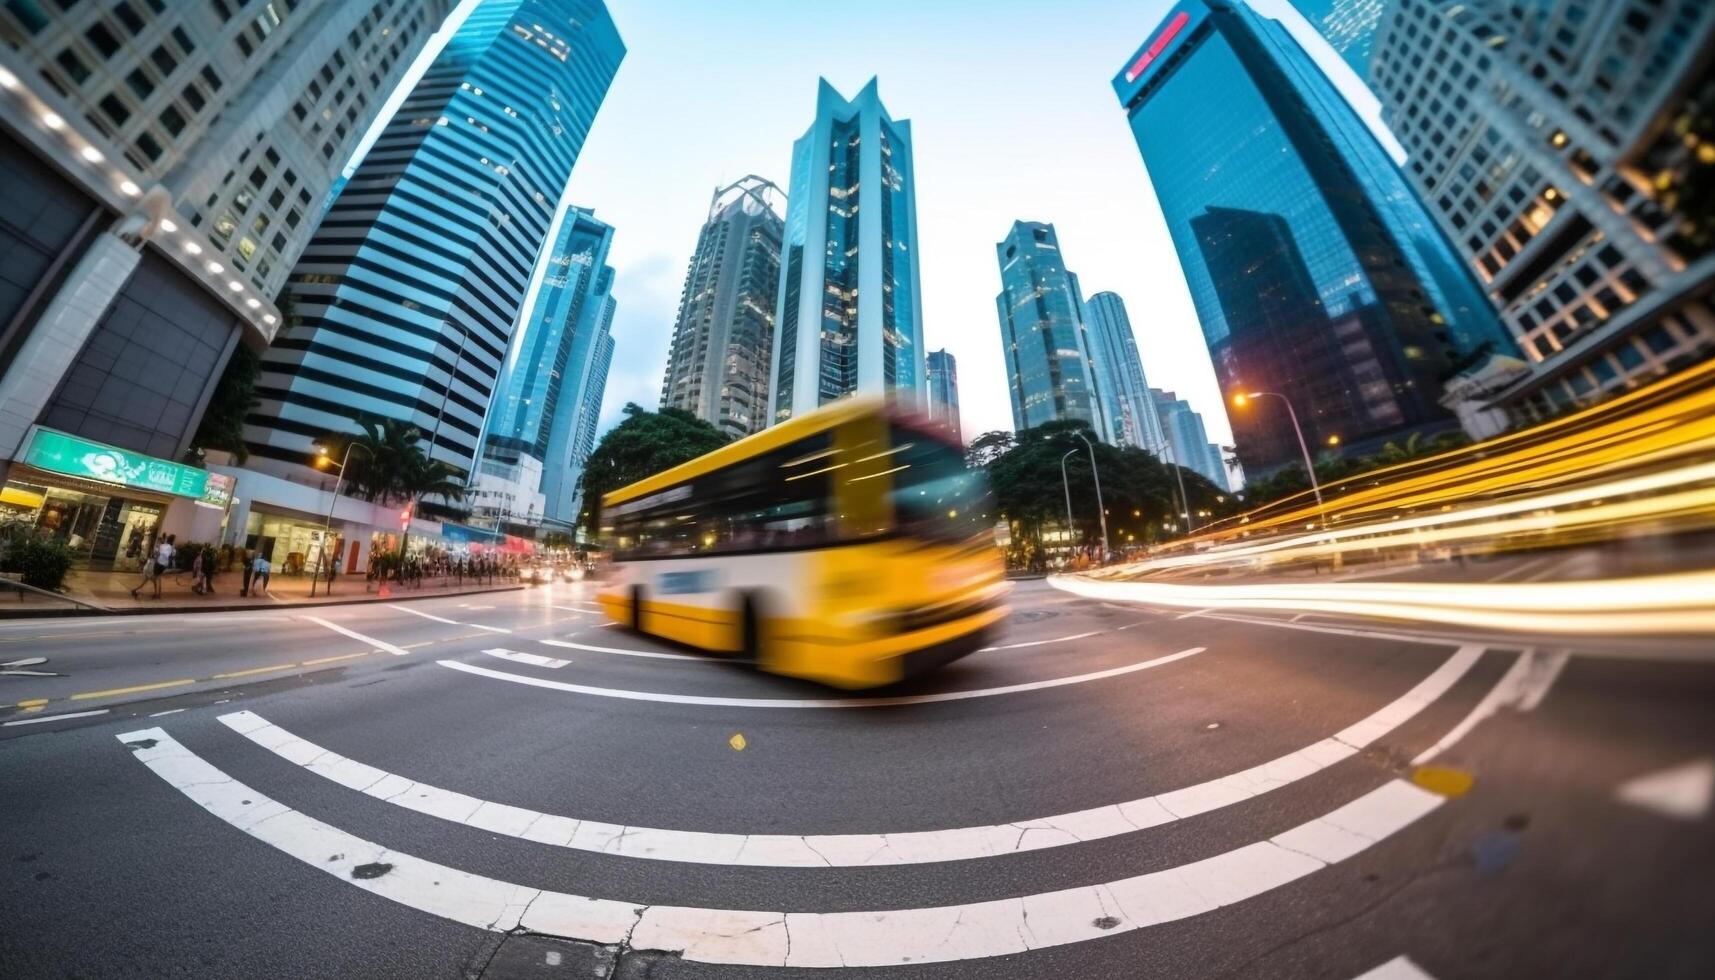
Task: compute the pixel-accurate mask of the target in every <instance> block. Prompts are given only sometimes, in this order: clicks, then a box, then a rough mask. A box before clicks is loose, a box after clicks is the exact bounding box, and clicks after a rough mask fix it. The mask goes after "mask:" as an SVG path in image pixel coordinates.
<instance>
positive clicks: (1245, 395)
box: [1233, 391, 1328, 527]
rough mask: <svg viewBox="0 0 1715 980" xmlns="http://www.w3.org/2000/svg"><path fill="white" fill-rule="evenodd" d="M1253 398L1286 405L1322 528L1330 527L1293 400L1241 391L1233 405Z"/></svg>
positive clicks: (1277, 393)
mask: <svg viewBox="0 0 1715 980" xmlns="http://www.w3.org/2000/svg"><path fill="white" fill-rule="evenodd" d="M1253 398H1278V399H1280V400H1281V401H1282V402H1285V403H1286V417H1287V418H1289V419H1291V420H1292V431H1293V434H1294V435H1296V436H1298V451H1299V452H1301V453H1303V454H1304V472H1306V473H1308V474H1309V475H1310V491H1311V492H1312V493H1314V494H1315V495H1316V512H1317V513H1318V514H1320V515H1321V516H1322V526H1323V527H1327V526H1328V512H1327V509H1326V507H1325V506H1324V505H1323V503H1322V487H1321V485H1320V484H1318V483H1317V482H1316V464H1315V463H1314V462H1312V461H1311V459H1310V446H1309V444H1308V443H1306V442H1305V441H1304V430H1303V429H1302V428H1300V427H1299V425H1298V413H1297V412H1295V411H1293V409H1292V399H1290V398H1287V397H1286V396H1285V395H1282V394H1280V393H1279V392H1274V391H1241V392H1239V393H1238V394H1236V395H1234V396H1233V404H1234V405H1235V406H1237V407H1239V408H1244V407H1245V403H1246V402H1248V401H1250V400H1251V399H1253Z"/></svg>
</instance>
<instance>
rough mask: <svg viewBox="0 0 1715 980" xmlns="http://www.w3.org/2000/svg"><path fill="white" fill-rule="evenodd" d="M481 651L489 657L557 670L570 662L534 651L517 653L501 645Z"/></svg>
mask: <svg viewBox="0 0 1715 980" xmlns="http://www.w3.org/2000/svg"><path fill="white" fill-rule="evenodd" d="M482 652H483V653H486V654H488V655H489V656H491V657H499V658H500V659H502V660H510V661H512V662H514V663H520V664H530V665H531V666H533V667H548V668H550V669H553V670H559V669H560V668H561V667H564V666H565V665H567V664H569V663H571V661H570V660H557V659H555V658H553V657H542V656H538V655H536V654H534V653H519V652H518V651H516V650H507V649H503V648H501V647H495V648H494V649H492V650H484V651H482Z"/></svg>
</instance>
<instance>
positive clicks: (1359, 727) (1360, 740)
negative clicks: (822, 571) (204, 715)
mask: <svg viewBox="0 0 1715 980" xmlns="http://www.w3.org/2000/svg"><path fill="white" fill-rule="evenodd" d="M485 652H487V653H491V654H497V655H498V654H501V653H510V651H496V650H488V651H485ZM1482 653H1483V650H1482V648H1481V647H1466V648H1463V649H1461V650H1459V651H1458V652H1457V653H1455V654H1453V656H1452V657H1450V658H1449V659H1448V660H1447V662H1446V663H1444V664H1442V665H1441V666H1440V667H1438V668H1436V670H1435V671H1434V673H1432V674H1430V675H1429V676H1428V677H1426V678H1424V679H1423V680H1422V681H1421V682H1419V683H1418V684H1417V686H1415V687H1413V688H1412V689H1411V690H1410V691H1408V692H1406V693H1405V694H1404V695H1402V696H1401V697H1400V698H1399V699H1398V700H1396V701H1394V702H1393V703H1391V704H1389V705H1387V706H1385V707H1383V708H1382V709H1381V710H1379V711H1377V712H1376V713H1375V714H1372V715H1370V716H1369V717H1368V718H1365V719H1364V720H1362V721H1360V722H1358V723H1356V724H1354V725H1352V726H1351V727H1349V728H1347V729H1345V730H1344V731H1342V732H1339V733H1338V734H1336V735H1334V736H1332V737H1330V738H1325V739H1323V740H1322V741H1320V742H1317V743H1315V744H1313V745H1309V746H1306V747H1305V748H1303V749H1300V750H1298V751H1297V752H1293V753H1291V754H1288V755H1285V756H1282V757H1281V758H1278V759H1275V760H1274V761H1272V762H1265V763H1263V764H1262V765H1259V766H1254V767H1252V768H1250V769H1246V770H1244V771H1242V772H1236V773H1233V774H1231V775H1228V776H1222V777H1219V778H1217V779H1212V780H1209V781H1208V782H1205V783H1201V784H1198V785H1195V786H1187V787H1185V788H1183V789H1177V790H1173V791H1171V792H1168V793H1163V794H1161V795H1159V796H1147V797H1144V798H1143V799H1139V800H1130V801H1128V802H1125V803H1115V804H1110V805H1108V806H1100V807H1092V808H1091V809H1088V810H1079V811H1077V812H1074V813H1061V814H1056V815H1054V816H1050V817H1039V818H1036V819H1032V820H1018V821H1014V822H1012V823H1004V824H996V825H993V826H987V827H982V826H977V827H955V828H950V829H946V830H925V831H912V832H909V833H876V834H825V835H791V834H715V833H703V832H698V831H685V830H667V829H662V828H658V827H634V826H622V825H619V824H611V823H602V822H599V821H595V820H582V819H579V818H576V817H568V816H563V815H558V814H552V813H539V812H537V811H535V810H526V809H522V808H520V807H515V806H511V805H508V804H505V803H496V802H493V801H490V800H483V799H479V798H477V797H474V796H466V795H465V794H463V793H458V792H455V791H453V790H447V789H441V788H439V787H436V786H429V785H427V784H424V783H418V782H412V781H411V780H409V779H407V778H405V777H403V776H398V775H395V774H393V773H390V772H386V771H384V770H381V769H377V768H375V767H373V766H369V765H365V764H363V763H361V762H357V761H355V760H352V759H347V758H345V757H344V756H341V755H339V754H338V753H335V752H331V751H329V750H327V749H324V748H322V747H321V746H319V745H316V744H314V743H312V742H308V741H306V740H304V739H301V738H299V737H297V736H296V735H293V734H291V733H290V732H287V731H285V730H284V729H282V728H280V727H279V726H277V725H274V724H272V723H270V722H268V721H266V720H265V719H263V718H262V717H260V716H258V715H256V714H254V713H253V712H249V711H238V712H234V713H232V714H228V715H221V716H220V721H221V723H222V724H224V725H226V726H227V727H228V728H231V729H232V730H233V731H235V732H238V733H239V734H241V735H243V736H244V737H246V738H248V739H250V740H251V741H253V742H255V743H256V744H258V745H260V746H262V747H263V748H265V749H268V750H270V751H272V752H274V753H275V754H277V755H279V756H281V757H282V758H284V759H286V760H288V761H290V762H294V763H297V764H298V765H300V766H303V767H304V768H305V769H308V770H309V771H310V772H313V773H315V774H317V775H319V776H324V777H326V778H328V779H331V780H333V781H334V782H336V783H339V784H340V785H341V786H344V787H346V788H348V789H354V790H357V791H358V792H360V793H364V794H367V795H369V796H373V797H375V798H377V799H381V800H386V801H387V802H389V803H393V804H395V805H397V806H402V807H404V808H406V809H408V810H415V811H417V812H419V813H426V814H428V815H430V816H434V817H440V818H442V819H444V820H451V821H453V822H455V823H462V824H467V825H469V826H472V827H476V828H478V829H480V830H484V831H488V832H490V833H497V834H502V835H505V836H509V837H517V838H521V839H523V840H528V841H534V842H536V843H539V844H548V845H551V846H554V847H566V848H571V849H573V850H579V851H595V852H599V853H602V854H618V855H623V856H626V857H635V858H645V859H648V860H655V861H682V862H686V863H689V864H717V865H729V866H731V865H736V866H745V867H764V868H823V867H840V868H845V867H874V866H880V865H901V864H924V863H930V862H940V861H967V860H972V859H975V858H986V857H993V856H995V855H1000V854H1014V853H1018V852H1020V851H1035V850H1042V849H1045V848H1050V847H1060V846H1062V845H1066V844H1076V843H1080V842H1082V841H1091V840H1100V839H1103V838H1107V837H1118V836H1122V835H1125V834H1133V833H1137V832H1138V831H1141V830H1146V829H1148V828H1151V827H1156V826H1160V825H1162V824H1167V823H1172V822H1174V821H1176V820H1181V819H1185V818H1187V817H1192V816H1195V815H1197V814H1200V813H1206V812H1208V811H1210V810H1215V809H1219V808H1221V807H1224V806H1228V805H1230V804H1233V803H1242V802H1244V801H1245V800H1249V799H1253V798H1255V797H1258V796H1261V795H1263V794H1264V793H1267V792H1269V791H1270V790H1275V789H1279V788H1281V787H1283V786H1286V785H1289V784H1291V783H1293V782H1295V781H1297V780H1300V779H1303V778H1304V777H1306V776H1309V775H1312V774H1314V773H1317V772H1320V771H1321V770H1323V769H1326V768H1327V767H1329V766H1331V765H1334V764H1335V763H1337V762H1341V761H1343V760H1345V759H1348V758H1350V757H1352V756H1354V755H1357V754H1358V752H1360V751H1362V750H1363V749H1364V748H1366V747H1367V746H1369V745H1371V744H1372V743H1374V742H1375V741H1376V740H1377V739H1379V738H1381V737H1382V736H1383V735H1385V734H1386V733H1388V732H1389V731H1392V730H1394V729H1395V728H1398V727H1399V726H1400V725H1403V724H1404V723H1405V722H1407V721H1409V720H1410V719H1412V718H1414V717H1416V716H1417V715H1418V713H1420V712H1421V711H1423V709H1425V708H1427V707H1428V706H1429V705H1430V704H1431V703H1433V702H1434V701H1435V700H1436V699H1438V698H1439V697H1441V695H1443V694H1445V693H1446V692H1447V691H1448V690H1449V689H1451V688H1452V686H1453V685H1454V684H1455V683H1457V682H1458V681H1459V679H1460V678H1461V677H1464V676H1465V674H1466V673H1467V672H1468V671H1470V669H1471V667H1472V666H1474V665H1475V664H1476V663H1477V661H1478V660H1479V659H1480V658H1481V657H1482ZM1211 727H1213V726H1211Z"/></svg>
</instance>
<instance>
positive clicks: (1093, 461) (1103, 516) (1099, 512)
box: [1060, 432, 1109, 565]
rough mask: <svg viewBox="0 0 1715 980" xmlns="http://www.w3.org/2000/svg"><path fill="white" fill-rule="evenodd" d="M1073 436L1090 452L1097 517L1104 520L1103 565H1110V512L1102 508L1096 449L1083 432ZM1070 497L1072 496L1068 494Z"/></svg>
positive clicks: (1062, 466)
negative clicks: (1081, 441)
mask: <svg viewBox="0 0 1715 980" xmlns="http://www.w3.org/2000/svg"><path fill="white" fill-rule="evenodd" d="M1072 434H1073V435H1075V436H1077V437H1078V438H1079V439H1081V440H1083V443H1084V448H1085V449H1088V450H1089V451H1090V477H1091V479H1093V480H1095V481H1096V516H1097V517H1100V518H1101V519H1102V564H1104V565H1106V564H1107V563H1108V554H1109V551H1108V511H1107V508H1106V507H1103V506H1102V475H1101V474H1100V473H1098V472H1097V471H1096V447H1095V444H1094V443H1092V442H1090V440H1089V438H1088V437H1086V436H1085V435H1084V434H1083V433H1082V432H1073V433H1072ZM1065 472H1066V471H1065V464H1064V463H1062V464H1061V470H1060V475H1061V477H1062V478H1064V476H1065ZM1068 496H1070V494H1068Z"/></svg>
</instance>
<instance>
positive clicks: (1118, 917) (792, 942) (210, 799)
mask: <svg viewBox="0 0 1715 980" xmlns="http://www.w3.org/2000/svg"><path fill="white" fill-rule="evenodd" d="M118 738H119V741H120V742H122V743H124V744H125V745H126V746H127V747H128V748H130V749H131V751H132V753H133V754H134V755H135V756H136V758H137V759H138V761H140V762H142V763H143V764H144V765H145V766H147V767H148V768H149V769H150V771H152V772H154V773H155V775H157V776H160V777H161V778H162V779H163V780H164V781H166V782H167V784H168V785H170V786H172V787H173V788H174V789H177V790H178V791H179V792H180V793H183V794H184V795H185V796H186V797H187V798H189V799H190V800H191V801H192V802H194V803H196V804H197V805H198V806H200V807H202V808H203V809H204V810H206V811H207V812H208V813H209V814H211V815H213V816H214V817H216V818H218V819H220V820H222V821H224V822H226V823H227V824H229V825H231V826H233V827H235V828H237V829H239V830H242V831H244V832H245V833H247V834H249V835H250V836H252V837H254V838H256V839H257V840H260V841H262V842H264V843H266V844H269V845H271V846H273V847H274V848H276V849H278V850H280V851H282V852H284V853H285V854H287V855H288V856H291V857H294V858H297V859H298V860H299V861H302V862H304V863H305V864H308V865H310V866H312V867H315V868H319V869H320V870H321V871H323V872H324V873H327V874H330V875H333V876H334V877H336V878H338V879H339V880H341V881H343V882H345V883H347V884H350V885H354V886H356V887H358V888H361V889H363V890H365V891H367V892H370V893H372V894H375V895H379V896H381V897H383V898H387V899H390V900H392V901H394V902H398V903H400V904H402V905H405V906H407V907H410V908H413V909H416V910H418V911H421V912H427V913H430V914H432V915H436V916H440V917H442V918H445V919H448V920H451V921H454V922H460V923H463V924H465V925H469V926H474V927H476V928H479V929H487V930H490V931H494V932H510V931H512V930H514V929H524V930H527V931H529V932H534V933H540V934H544V935H548V936H559V937H562V938H567V939H577V940H582V941H585V942H595V943H603V944H615V943H621V942H624V943H626V944H627V945H628V946H630V947H631V948H632V949H639V950H669V951H675V952H679V953H681V954H682V955H683V956H684V958H685V959H687V960H691V961H693V962H699V963H731V964H742V965H755V966H764V965H767V966H792V967H836V966H848V967H850V966H891V965H897V964H901V963H912V964H916V963H928V962H949V961H955V960H966V959H976V958H981V957H989V956H1004V955H1010V954H1015V953H1022V952H1024V951H1026V950H1030V949H1036V948H1041V947H1044V946H1061V945H1067V944H1070V943H1076V942H1083V941H1086V940H1090V939H1098V938H1101V937H1103V936H1111V935H1115V934H1118V933H1122V932H1129V931H1133V930H1137V929H1144V928H1148V927H1150V926H1153V925H1158V924H1161V923H1165V922H1172V921H1175V920H1178V919H1184V918H1187V917H1190V916H1194V915H1200V914H1202V913H1204V912H1209V911H1212V910H1214V909H1217V908H1221V907H1223V906H1228V905H1233V904H1236V903H1238V902H1242V901H1244V900H1246V899H1249V898H1254V897H1256V896H1258V895H1261V894H1264V893H1265V892H1269V891H1272V890H1273V889H1275V888H1279V887H1281V886H1283V885H1286V884H1289V883H1291V882H1293V881H1297V880H1298V879H1300V878H1303V877H1305V876H1307V875H1310V874H1313V873H1315V872H1317V871H1320V870H1322V869H1323V868H1326V867H1328V866H1329V865H1332V864H1335V863H1338V862H1340V861H1343V860H1345V859H1346V858H1349V857H1352V856H1353V855H1355V854H1359V853H1361V852H1363V851H1364V850H1365V849H1367V848H1368V847H1370V845H1372V844H1375V843H1377V842H1379V841H1382V840H1385V839H1386V838H1388V837H1389V836H1391V835H1393V834H1395V833H1397V832H1399V831H1400V830H1403V829H1404V828H1406V827H1408V826H1410V825H1411V824H1412V823H1414V822H1416V821H1417V820H1419V819H1420V818H1422V817H1423V816H1425V815H1427V814H1429V813H1431V812H1433V811H1434V810H1435V809H1436V808H1437V807H1439V806H1440V805H1441V802H1442V799H1443V798H1442V797H1440V796H1437V795H1436V794H1434V793H1431V792H1429V791H1427V790H1424V789H1420V788H1418V787H1416V786H1413V785H1412V784H1410V783H1407V782H1405V781H1403V780H1399V779H1394V780H1389V781H1388V782H1387V783H1385V784H1383V785H1382V786H1380V787H1378V788H1377V789H1374V790H1372V791H1370V792H1369V793H1366V794H1364V795H1363V796H1360V797H1358V798H1357V799H1355V800H1353V801H1352V802H1350V803H1347V804H1345V805H1344V806H1341V807H1339V808H1338V809H1336V810H1334V811H1332V812H1331V813H1328V814H1327V815H1325V816H1322V817H1318V818H1316V819H1314V820H1311V821H1309V822H1308V823H1304V824H1301V825H1299V826H1297V827H1295V828H1293V829H1291V830H1288V831H1286V832H1285V833H1282V834H1280V835H1278V836H1276V837H1273V838H1271V839H1269V840H1265V841H1258V842H1256V843H1253V844H1248V845H1245V846H1243V847H1239V848H1236V849H1234V850H1231V851H1227V852H1224V853H1221V854H1216V855H1215V856H1213V857H1209V858H1205V859H1203V860H1201V861H1194V862H1191V863H1189V864H1183V865H1179V866H1177V867H1171V868H1166V869H1163V870H1161V871H1156V872H1151V873H1149V874H1142V875H1137V876H1134V877H1131V878H1123V879H1120V880H1117V881H1110V882H1105V883H1101V884H1096V885H1086V886H1081V887H1074V888H1066V889H1062V890H1060V891H1053V892H1042V893H1037V894H1031V895H1023V896H1019V897H1016V898H1004V899H999V900H995V901H989V902H975V903H971V904H967V905H952V906H940V907H931V908H908V909H891V910H874V911H860V912H822V913H818V912H763V911H743V910H731V909H705V908H688V907H677V906H662V905H642V904H637V903H631V902H624V901H616V900H614V899H607V898H597V897H593V896H582V895H572V894H567V893H564V892H552V891H543V890H538V889H535V888H531V887H528V886H523V885H517V884H514V883H512V882H508V881H502V880H499V879H495V878H487V877H484V876H481V875H477V874H472V873H470V872H466V871H460V870H458V869H455V868H450V867H447V866H445V865H440V864H435V863H433V862H430V861H426V860H424V859H422V858H418V857H415V856H413V855H410V854H405V853H401V852H399V851H390V850H387V849H386V848H383V847H381V846H380V845H379V844H374V843H371V842H369V841H366V840H363V839H361V838H359V837H356V836H354V835H352V834H349V833H347V832H345V831H343V830H340V829H339V828H337V827H334V826H332V825H330V824H326V823H323V822H321V821H320V820H316V819H314V818H312V817H310V816H308V815H306V814H303V813H301V812H299V811H297V810H293V809H291V808H290V807H287V806H286V805H284V804H282V803H279V802H277V801H275V800H272V799H269V798H268V797H266V796H263V795H262V794H260V793H258V792H256V790H254V789H252V788H251V787H249V786H246V785H244V784H243V783H240V782H238V781H237V780H235V779H233V778H232V777H231V776H228V775H227V774H226V773H224V772H222V771H221V770H219V769H217V768H215V767H214V766H212V765H210V764H209V763H207V762H206V761H204V760H203V759H202V758H200V757H199V756H197V755H195V754H193V753H192V752H190V751H189V750H188V749H186V748H185V747H184V746H182V745H180V744H179V743H178V742H177V741H175V740H174V739H173V738H172V736H170V735H168V734H167V733H166V732H165V731H164V730H162V729H159V728H148V729H143V730H140V731H134V732H127V733H125V734H123V735H120V736H118ZM497 818H503V817H501V815H497Z"/></svg>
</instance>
